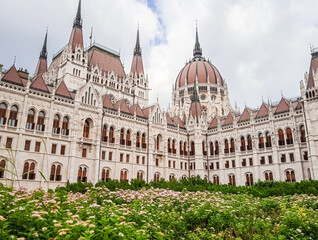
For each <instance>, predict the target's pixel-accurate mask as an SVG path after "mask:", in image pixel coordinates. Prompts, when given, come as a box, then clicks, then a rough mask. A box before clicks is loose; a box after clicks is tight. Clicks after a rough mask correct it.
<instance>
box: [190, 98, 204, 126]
mask: <svg viewBox="0 0 318 240" xmlns="http://www.w3.org/2000/svg"><path fill="white" fill-rule="evenodd" d="M189 114H190V116H192V117H193V118H194V119H196V120H197V122H198V119H199V117H201V116H202V108H201V104H200V102H192V103H191V106H190V109H189Z"/></svg>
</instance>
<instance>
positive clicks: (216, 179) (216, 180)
mask: <svg viewBox="0 0 318 240" xmlns="http://www.w3.org/2000/svg"><path fill="white" fill-rule="evenodd" d="M213 184H216V185H219V184H220V179H219V176H217V175H215V176H213Z"/></svg>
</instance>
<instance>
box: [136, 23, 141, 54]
mask: <svg viewBox="0 0 318 240" xmlns="http://www.w3.org/2000/svg"><path fill="white" fill-rule="evenodd" d="M136 55H138V56H141V47H140V42H139V23H138V27H137V38H136V46H135V49H134V56H136Z"/></svg>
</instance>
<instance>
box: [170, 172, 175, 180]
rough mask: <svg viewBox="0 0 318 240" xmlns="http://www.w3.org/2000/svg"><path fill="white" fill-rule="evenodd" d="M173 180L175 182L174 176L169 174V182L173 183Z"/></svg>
mask: <svg viewBox="0 0 318 240" xmlns="http://www.w3.org/2000/svg"><path fill="white" fill-rule="evenodd" d="M175 180H176V176H175V175H174V174H173V173H171V174H170V175H169V181H175Z"/></svg>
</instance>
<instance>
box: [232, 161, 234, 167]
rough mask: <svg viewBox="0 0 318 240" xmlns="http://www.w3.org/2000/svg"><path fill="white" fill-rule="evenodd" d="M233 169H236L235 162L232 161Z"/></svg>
mask: <svg viewBox="0 0 318 240" xmlns="http://www.w3.org/2000/svg"><path fill="white" fill-rule="evenodd" d="M232 167H233V168H235V160H232Z"/></svg>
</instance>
